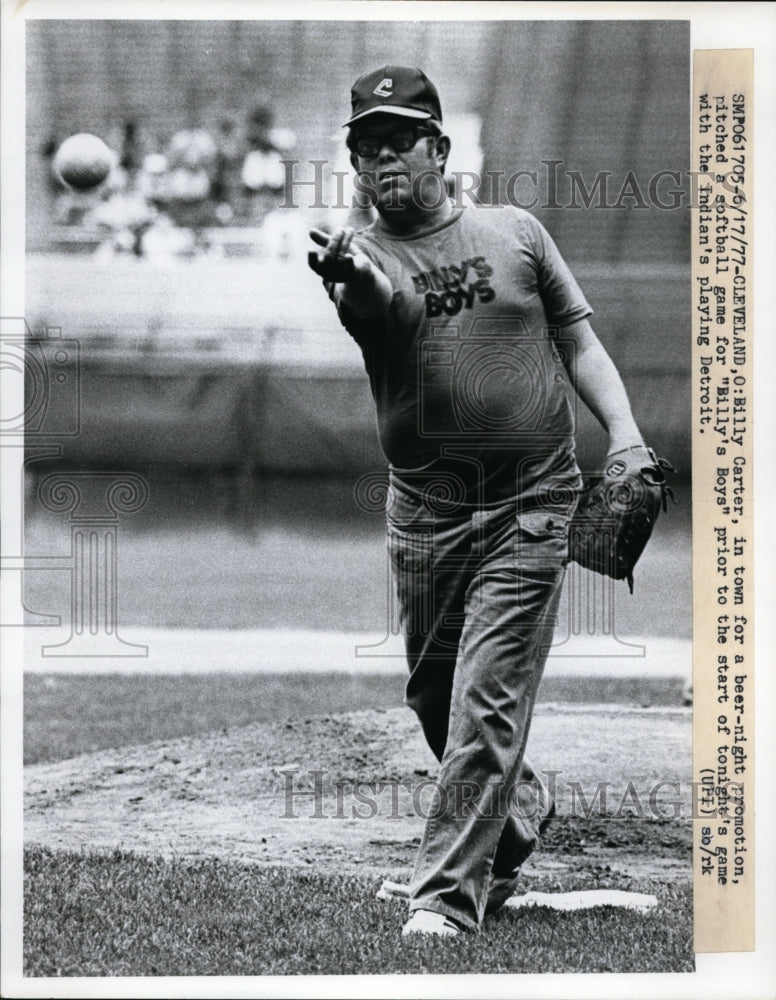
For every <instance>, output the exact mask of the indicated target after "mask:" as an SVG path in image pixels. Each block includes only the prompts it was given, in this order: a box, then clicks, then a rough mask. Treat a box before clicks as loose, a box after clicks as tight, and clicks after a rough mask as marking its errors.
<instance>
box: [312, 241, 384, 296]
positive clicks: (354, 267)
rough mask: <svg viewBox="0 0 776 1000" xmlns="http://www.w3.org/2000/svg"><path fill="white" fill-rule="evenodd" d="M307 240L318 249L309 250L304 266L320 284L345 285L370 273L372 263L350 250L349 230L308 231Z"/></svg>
mask: <svg viewBox="0 0 776 1000" xmlns="http://www.w3.org/2000/svg"><path fill="white" fill-rule="evenodd" d="M310 239H311V240H312V241H313V243H317V244H318V246H319V247H321V248H322V249H320V250H311V251H310V253H309V254H308V255H307V263H308V264H309V265H310V267H311V268H312V269H313V271H315V273H316V274H319V275H320V276H321V277H322V278H323V280H324V281H333V282H335V283H336V284H346V283H347V282H350V281H357V280H358V279H359V278H363V277H366V276H367V275H371V274H372V270H373V269H372V262H371V261H370V260H369V258H368V257H367V256H366V254H363V253H359V251H358V250H356V251H355V252H354V251H352V250H351V249H350V247H351V243H352V241H353V230H352V229H350V228H347V227H346V228H344V229H335V230H334V232H333V233H331V234H329V233H324V232H322V231H321V230H320V229H311V230H310Z"/></svg>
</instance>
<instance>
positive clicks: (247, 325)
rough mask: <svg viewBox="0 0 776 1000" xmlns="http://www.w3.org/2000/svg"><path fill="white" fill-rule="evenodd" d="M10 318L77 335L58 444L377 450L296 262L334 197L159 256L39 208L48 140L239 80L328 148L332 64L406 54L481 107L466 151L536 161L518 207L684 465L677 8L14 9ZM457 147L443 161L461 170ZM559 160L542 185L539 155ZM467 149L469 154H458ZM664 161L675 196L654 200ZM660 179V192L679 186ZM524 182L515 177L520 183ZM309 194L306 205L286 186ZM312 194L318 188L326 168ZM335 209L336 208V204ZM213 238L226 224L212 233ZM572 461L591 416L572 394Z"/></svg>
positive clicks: (350, 67) (344, 72)
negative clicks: (485, 13)
mask: <svg viewBox="0 0 776 1000" xmlns="http://www.w3.org/2000/svg"><path fill="white" fill-rule="evenodd" d="M27 33H28V34H27V67H28V76H27V150H26V155H27V193H26V198H27V220H28V225H27V250H28V267H27V290H26V292H27V294H26V301H27V320H28V322H29V323H30V325H31V327H32V328H33V329H34V330H40V329H42V328H43V327H46V326H49V327H55V328H59V329H61V331H62V335H63V336H66V337H70V338H75V339H77V340H78V341H79V344H80V349H81V373H80V386H81V399H80V407H81V426H80V433H79V434H78V435H77V436H76V437H74V438H72V439H69V440H68V441H67V443H66V444H65V446H64V462H65V464H72V465H73V466H74V467H75V466H77V467H79V468H83V467H90V466H93V465H94V466H98V465H99V466H105V465H109V466H111V467H113V468H122V469H131V468H135V469H138V468H139V469H143V470H146V472H147V473H148V474H149V475H151V474H152V473H151V472H149V470H152V469H155V468H160V467H164V468H167V469H179V470H185V471H186V472H196V471H198V470H199V471H203V472H206V471H207V470H213V469H220V470H232V469H236V470H240V471H242V473H243V474H245V475H247V476H249V477H253V476H275V475H277V474H281V475H285V474H289V473H290V474H295V475H297V474H300V475H305V476H321V475H324V476H346V477H347V476H352V475H354V474H358V473H359V472H364V471H368V470H374V469H376V468H377V469H379V468H382V467H383V465H384V462H383V459H382V456H381V454H380V451H379V448H378V446H377V442H376V435H375V432H374V421H373V415H372V406H371V401H370V399H369V393H368V386H367V382H366V378H365V376H364V374H363V368H362V365H361V359H360V356H359V353H358V351H357V349H356V348H355V346H354V345H352V344H351V343H350V342H349V340H348V338H347V336H346V335H345V334H344V332H343V331H341V330H340V329H339V327H338V324H337V321H336V316H335V315H334V312H333V310H332V309H331V306H330V303H329V302H328V300H327V298H326V296H325V294H324V293H323V291H322V289H321V288H320V285H319V283H318V281H317V279H316V278H315V276H314V275H312V274H311V273H310V272H309V271H308V270H307V269H306V265H305V252H306V246H305V243H304V241H303V238H302V239H300V238H299V235H300V233H303V231H305V230H306V229H307V227H308V225H309V224H316V223H317V224H333V223H334V222H335V221H338V218H337V212H336V210H323V209H320V208H318V209H316V208H312V207H310V192H311V189H310V187H302V186H299V187H298V188H296V189H295V191H294V197H295V200H296V201H297V203H298V204H299V207H298V208H296V209H293V210H292V209H289V210H288V212H287V214H291V213H293V215H294V223H295V228H293V229H292V235H293V241H292V243H291V244H290V247H291V252H288V246H287V247H286V249H285V252H284V253H283V254H273V253H272V252H268V251H267V248H266V246H265V245H263V244H262V243H261V240H260V239H258V240H255V241H252V240H251V239H250V236H249V235H248V234H246V232H245V231H244V230H243V231H242V232H240V233H236V231H235V230H234V229H229V227H226V228H225V229H224V231H223V232H221V233H220V234H218V238H219V239H220V243H221V246H222V249H223V250H224V252H222V254H221V255H220V256H219V257H217V258H216V257H214V256H213V255H204V256H202V257H200V258H196V259H192V260H189V261H183V260H181V261H176V262H175V266H173V267H158V266H155V265H154V264H153V263H151V262H148V261H144V260H138V259H132V258H131V257H127V256H124V257H121V256H117V257H114V258H113V259H110V260H102V259H98V258H97V257H96V256H95V255H94V253H93V251H94V243H93V242H90V239H89V234H88V233H87V234H84V232H83V231H82V230H78V229H73V227H67V226H62V225H58V224H56V223H55V222H54V221H53V211H54V200H53V199H54V197H55V193H54V192H53V188H52V184H51V180H50V175H49V171H50V164H49V162H48V160H47V159H46V157H45V156H44V155H42V149H43V147H44V145H45V143H46V142H47V141H48V142H51V141H52V140H54V139H57V140H61V139H62V138H64V137H65V136H66V135H68V134H71V133H72V132H75V131H80V130H83V131H92V132H95V133H97V134H101V135H104V136H106V135H109V134H111V133H113V134H115V132H116V129H117V127H119V126H120V124H121V123H122V122H124V121H127V120H132V121H133V122H134V123H136V125H137V128H138V132H139V135H140V137H141V142H142V143H145V148H146V150H147V151H153V150H154V144H155V143H156V144H157V145H158V143H159V142H160V141H161V139H160V137H163V136H167V137H169V136H170V135H172V134H173V133H174V132H175V131H176V130H177V129H181V128H201V127H203V128H207V129H215V128H216V127H217V122H218V121H219V119H220V118H221V117H222V116H223V115H224V114H229V115H231V116H233V118H234V119H235V120H236V121H240V120H241V119H243V118H244V116H245V115H246V113H248V111H249V109H250V107H251V106H252V105H253V104H255V102H256V101H257V100H260V101H262V102H264V103H266V104H267V105H268V106H269V107H271V108H272V111H273V112H274V117H275V122H276V124H278V125H281V126H284V127H287V128H290V129H292V130H293V133H294V134H295V143H294V146H293V149H292V150H291V152H290V153H289V154H288V155H289V157H290V158H292V159H294V160H296V161H298V164H297V166H296V168H295V170H296V171H297V172H296V174H295V176H296V177H298V178H301V179H304V180H309V179H311V178H312V176H313V168H312V167H311V166H310V161H312V160H316V159H318V160H327V161H329V163H331V164H336V165H338V166H339V167H340V168H342V163H343V158H342V136H341V132H340V131H339V126H340V125H341V123H342V121H343V120H344V118H345V116H346V115H347V112H348V106H349V105H348V96H349V89H350V85H351V83H352V81H353V79H355V77H356V76H357V75H358V74H360V73H361V72H363V71H365V70H366V69H370V68H373V67H374V66H377V65H380V64H381V63H390V62H407V63H413V64H417V65H420V66H422V67H423V68H424V69H425V71H426V72H427V73H428V75H429V76H430V77H431V79H433V80H434V81H435V82H436V84H437V86H438V89H439V91H440V94H441V97H442V103H443V109H444V111H445V115H446V119H449V120H450V121H451V123H452V122H455V121H457V122H458V123H459V125H460V124H461V123H463V124H464V125H467V126H468V128H469V132H468V133H466V132H464V133H462V134H468V135H471V134H472V133H471V128H472V122H474V123H475V126H474V128H475V130H476V128H477V127H479V145H480V147H481V154H482V159H481V167H482V169H483V170H490V171H504V172H505V173H506V174H507V175H509V174H511V173H513V172H515V171H519V170H523V171H529V170H536V171H538V173H539V187H538V188H537V189H536V191H535V192H534V193H538V194H539V196H540V199H541V200H540V203H539V205H538V206H537V207H536V208H535V209H533V210H534V211H535V214H536V215H537V216H538V217H539V218H540V219H541V221H542V222H543V223H544V224H545V225H546V226H547V228H548V229H549V231H550V232H551V234H552V235H553V237H554V238H555V239H556V241H557V242H558V244H559V246H560V248H561V251H562V252H563V254H564V256H565V257H566V259H567V260H568V261H569V263H570V265H571V267H572V269H573V270H574V273H575V275H576V276H577V278H578V280H579V282H580V284H581V285H582V288H583V290H584V291H585V293H586V294H587V296H588V299H589V300H590V302H591V304H592V305H593V308H594V310H595V314H596V315H595V317H594V326H595V328H596V330H597V332H598V333H599V336H600V337H601V339H602V340H603V341H604V343H605V345H606V347H607V349H608V350H609V351H610V353H611V354H612V356H613V357H614V360H615V362H616V363H617V364H618V366H619V368H620V370H621V372H622V374H623V377H624V379H625V381H626V384H627V386H628V389H629V392H630V394H631V397H632V400H633V403H634V409H635V411H636V415H637V419H638V421H639V423H640V425H641V426H642V428H643V431H644V433H645V435H646V436H647V438H648V439H649V440H650V442H651V443H653V444H654V446H655V447H656V448H658V449H659V450H660V451H661V452H663V453H665V454H668V455H670V456H671V457H672V459H673V460H674V461H675V463H676V464H677V465H678V467H679V469H680V471H681V473H682V474H684V475H685V476H686V475H688V474H689V466H690V441H689V399H690V386H689V352H690V337H689V211H688V209H687V194H688V189H689V184H688V181H687V174H686V171H687V170H688V168H689V142H688V136H689V106H688V100H687V94H688V79H689V27H688V25H687V24H685V23H682V22H671V23H665V22H531V23H525V22H522V23H517V22H511V23H505V22H491V23H487V22H466V23H463V22H440V23H415V22H387V23H379V22H357V23H349V22H303V21H288V22H283V21H273V22H245V21H233V22H217V21H197V22H180V21H176V22H144V21H134V22H110V21H40V22H34V23H28V25H27ZM466 152H467V150H466V148H464V149H463V150H462V149H461V144H460V143H459V146H458V150H457V153H458V157H459V158H458V159H457V160H456V159H455V155H454V157H453V162H452V167H453V169H471V166H472V162H471V161H467V159H466ZM550 160H555V161H560V164H559V166H558V177H559V185H558V189H557V202H558V204H559V205H561V206H563V207H561V208H548V207H542V206H543V204H545V203H546V201H547V190H546V185H543V183H542V178H543V177H544V176H546V174H547V168H546V167H543V166H542V164H543V163H546V162H547V161H550ZM477 165H479V164H477ZM668 170H670V171H677V172H679V173H680V174H681V175H682V183H681V185H680V187H681V188H682V189H683V195H684V200H683V202H682V206H681V207H679V208H677V209H674V210H665V209H660V208H658V207H656V206H655V204H654V203H653V202H651V201H650V200H649V194H648V189H649V184H650V180H651V179H652V178H654V177H655V175H656V174H657V173H658V172H659V171H668ZM567 171H578V172H579V174H580V175H581V177H582V178H583V181H584V183H585V184H586V186H587V188H588V189H590V188H591V185H592V184H593V182H594V181H595V178H596V176H597V175H598V173H599V172H600V171H607V172H609V175H610V176H609V187H608V190H609V202H610V203H612V202H615V201H616V200H617V197H618V193H619V192H620V191H621V190H622V188H623V185H624V184H625V182H626V177H627V175H628V173H629V171H630V172H632V176H633V177H634V178H635V179H636V182H637V185H638V188H639V190H640V192H641V194H642V195H643V197H644V199H645V200H647V202H648V204H647V205H646V206H644V207H636V206H637V201H638V199H636V198H630V199H628V198H625V199H622V200H621V205H625V206H628V207H619V208H601V207H596V204H597V199H596V198H594V199H593V201H592V204H591V205H590V207H589V208H584V207H583V206H582V203H581V201H580V200H579V198H577V207H574V208H570V207H568V205H569V203H570V201H571V194H572V192H571V190H570V187H569V184H568V176H567V173H566V172H567ZM676 187H677V185H675V184H673V183H672V181H671V180H670V179H668V180H665V181H664V182H662V183H661V187H660V189H659V190H660V193H661V196H662V198H663V199H664V201H666V202H670V200H671V198H670V196H669V195H668V193H667V192H669V191H670V190H672V189H673V188H676ZM519 190H520V191H521V192H522V193H521V197H527V195H526V194H525V190H526V189H525V188H520V189H519ZM305 199H306V200H307V205H305ZM326 199H327V201H328V202H329V203H331V201H333V200H334V193H333V190H332V189H331V187H330V188H329V190H328V191H327V194H326ZM339 217H340V218H341V217H342V212H339ZM230 241H231V242H230ZM580 418H581V421H580V431H579V444H580V456H581V461H582V463H583V465H586V466H587V467H592V466H594V465H595V463H596V461H597V459H598V458H599V457H600V448H601V446H602V441H603V439H602V436H601V435H600V433H599V432H598V431H597V429H596V428H595V427H594V425H593V422H592V419H590V418H589V417H588V416H587V415H586V414H584V413H582V414H580Z"/></svg>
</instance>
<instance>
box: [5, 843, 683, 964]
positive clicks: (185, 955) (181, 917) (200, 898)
mask: <svg viewBox="0 0 776 1000" xmlns="http://www.w3.org/2000/svg"><path fill="white" fill-rule="evenodd" d="M596 884H597V883H596V882H595V879H594V876H592V875H588V876H587V880H586V879H585V876H584V875H583V874H578V875H577V876H576V877H575V878H574V879H573V880H572V879H569V880H568V884H567V885H564V886H562V888H563V889H564V890H570V889H579V888H592V887H595V886H596ZM611 887H612V888H617V887H618V886H617V885H614V884H613V885H612V886H611ZM530 888H531V889H538V890H542V889H544V888H549V887H548V886H547V887H545V886H543V885H541V884H540V883H539V880H537V884H535V885H534V884H532V885H531V886H530ZM552 888H553V890H555V891H557V889H558V885H557V879H553V885H552ZM627 888H630V889H637V890H638V891H646V892H654V893H656V894H657V895H658V898H659V903H660V905H659V906H658V908H657V909H656V910H655V911H654V912H653V913H650V914H647V915H642V914H637V913H632V912H628V911H623V910H617V911H615V910H612V909H609V908H599V909H596V910H589V911H583V912H579V913H558V912H554V911H550V910H533V911H522V912H509V911H507V912H502V914H500V915H498V916H496V917H494V918H492V919H489V920H488V921H487V922H486V925H485V928H486V933H483V934H482V935H480V936H474V935H465V936H463V937H459V938H457V939H455V940H453V941H447V940H439V939H430V940H428V939H424V940H412V941H405V940H402V939H401V937H400V936H399V931H400V927H401V923H402V920H403V919H404V916H405V910H404V908H403V906H402V904H400V903H395V902H378V901H377V900H376V899H375V898H374V896H375V891H376V889H377V882H376V880H375V879H372V878H368V877H366V876H338V875H325V874H308V873H299V872H295V871H292V870H288V869H281V868H275V869H272V868H270V869H266V868H255V867H250V866H244V865H238V864H234V863H227V862H223V861H218V860H207V861H203V860H182V859H178V860H173V861H166V860H162V859H159V858H146V857H140V856H138V855H134V854H131V853H127V852H124V851H119V850H116V851H114V852H111V853H105V854H97V853H82V854H81V853H72V852H55V851H52V850H49V849H47V848H38V847H35V848H30V849H28V850H27V851H26V854H25V955H26V965H25V975H27V976H108V975H112V976H133V975H143V976H165V975H169V976H184V975H234V976H247V975H298V974H324V975H327V974H331V975H334V974H385V973H391V972H395V973H515V972H525V973H545V972H611V971H616V972H669V971H670V972H676V971H688V972H689V971H692V969H693V955H692V932H691V928H692V896H691V889H690V887H689V885H686V884H684V885H671V886H667V885H663V884H658V885H655V884H653V883H650V882H644V883H643V884H639V885H634V883H633V881H632V880H629V881H628V885H627Z"/></svg>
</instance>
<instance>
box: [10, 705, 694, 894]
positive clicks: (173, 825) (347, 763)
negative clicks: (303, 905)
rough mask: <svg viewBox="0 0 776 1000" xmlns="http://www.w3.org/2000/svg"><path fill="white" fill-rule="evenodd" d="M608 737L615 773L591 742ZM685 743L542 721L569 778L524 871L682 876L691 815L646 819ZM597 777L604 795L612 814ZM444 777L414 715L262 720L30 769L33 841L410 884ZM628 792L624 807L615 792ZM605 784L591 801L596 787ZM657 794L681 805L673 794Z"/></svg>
mask: <svg viewBox="0 0 776 1000" xmlns="http://www.w3.org/2000/svg"><path fill="white" fill-rule="evenodd" d="M592 723H595V729H593V728H592V726H591V724H592ZM602 726H603V727H605V728H606V729H607V731H608V734H609V737H608V740H607V742H611V743H612V744H614V748H615V750H616V759H617V760H618V761H619V770H616V769H614V768H613V766H612V762H611V760H610V759H609V758H607V757H606V755H605V754H603V753H602V751H601V749H600V746H599V745H598V740H597V739H595V738H591V733H594V732H597V731H600V729H601V727H602ZM658 733H659V736H660V738H659V739H657V738H656V737H657V735H658ZM688 733H689V714H688V713H683V712H680V711H677V710H673V711H671V710H666V711H661V712H628V711H623V710H617V709H614V708H609V709H605V708H597V709H588V710H586V711H585V710H581V709H579V708H577V709H559V708H553V707H552V706H547V707H544V708H543V709H542V710H541V711H540V712H538V713H537V717H536V719H535V722H534V729H533V732H532V737H531V745H530V747H529V749H530V752H531V755H532V758H533V759H534V760H535V761H538V760H543V759H545V758H548V757H556V756H557V755H558V746H559V741H560V746H561V748H562V755H563V757H564V758H565V765H566V767H567V769H568V771H567V774H568V778H567V779H566V778H565V775H566V772H563V776H564V781H558V775H561V774H562V772H560V771H556V772H553V773H554V774H555V776H556V777H555V779H554V780H555V781H556V783H557V789H556V793H557V799H558V804H559V816H558V819H557V821H556V822H555V823H554V824H553V825H552V826H551V827H550V830H549V831H548V834H547V836H546V838H545V844H544V846H543V850H542V851H541V852H539V853H537V855H536V856H535V858H534V859H532V861H531V863H530V866H531V870H533V871H535V872H537V873H542V872H543V873H545V874H548V873H551V872H553V871H558V872H559V871H560V870H564V871H569V870H579V869H580V868H585V869H586V870H590V869H591V868H592V869H596V870H597V869H600V870H601V871H606V870H607V868H608V870H610V871H617V872H620V873H629V874H630V875H631V876H634V877H636V876H638V875H639V874H649V875H652V876H653V877H658V878H669V879H673V878H688V877H689V873H690V827H689V821H688V819H687V818H686V816H685V817H684V818H681V817H679V818H672V817H673V813H671V812H670V811H667V810H666V811H664V812H663V813H661V814H660V815H657V816H656V815H652V814H646V813H643V812H640V803H641V802H644V803H646V802H647V801H648V798H649V791H650V788H651V787H653V785H652V784H650V782H652V783H654V779H655V776H656V775H657V776H660V777H661V780H664V779H665V776H666V775H670V774H671V773H674V774H675V773H676V772H675V770H674V772H671V771H670V770H667V768H668V767H669V765H672V766H673V767H674V769H675V768H676V766H677V761H681V760H682V756H683V754H686V756H687V767H686V770H687V773H688V775H689V736H688ZM569 734H572V736H571V737H570V736H569ZM564 740H565V746H564V744H563V741H564ZM639 747H641V748H642V750H644V751H646V750H649V758H648V759H646V760H644V761H642V763H641V764H640V765H638V766H635V767H634V765H633V764H632V763H631V766H630V770H629V772H628V773H625V772H624V771H623V766H624V765H623V764H622V761H623V760H625V761H629V762H632V761H634V760H637V759H638V758H637V756H634V754H637V751H638V748H639ZM656 753H657V754H658V755H659V757H660V759H657V760H656V759H655V755H656ZM599 768H603V772H602V773H603V774H604V777H605V778H606V782H605V783H606V785H607V786H608V785H611V789H610V793H609V795H608V797H606V796H604V800H603V806H604V808H603V809H602V808H601V806H602V799H601V795H600V787H599V786H600V783H601V778H600V777H597V775H598V774H599V773H601V772H600V771H598V770H597V769H599ZM631 772H632V773H631ZM435 773H436V761H435V760H434V759H433V757H432V755H431V753H430V751H429V750H428V748H427V747H426V745H425V743H424V741H423V738H422V735H421V733H420V730H419V727H418V725H417V721H416V719H415V717H414V715H412V713H411V712H410V711H409V710H407V709H393V710H390V711H383V712H381V711H371V710H370V711H363V712H353V713H349V714H345V715H337V716H313V717H310V718H307V719H297V720H292V721H285V720H284V721H279V722H277V723H273V724H270V725H267V724H254V725H249V726H244V727H240V728H238V729H234V730H231V731H223V732H218V733H211V734H209V735H207V736H204V737H185V738H181V739H176V740H169V741H159V742H155V743H151V744H146V745H143V746H136V747H130V748H122V749H120V750H112V751H101V752H99V753H94V754H89V755H84V756H81V757H76V758H72V759H70V760H65V761H60V762H57V763H55V764H37V765H33V766H31V767H28V768H27V769H26V770H25V804H26V812H25V839H26V841H27V842H28V843H39V844H44V845H47V846H49V847H53V848H67V849H72V850H80V849H97V850H110V849H112V848H114V847H116V846H121V847H123V848H124V849H129V850H134V851H138V852H143V853H152V854H161V855H168V856H169V855H173V854H174V855H179V856H181V855H183V856H218V857H221V858H232V859H239V860H241V861H244V862H247V863H257V864H281V865H293V866H305V865H315V866H316V867H317V868H318V869H323V870H328V871H341V872H346V871H353V870H359V871H364V870H374V872H375V874H376V875H377V874H379V875H383V876H386V877H399V878H406V877H407V875H408V872H409V868H410V866H411V864H412V859H413V856H414V852H415V849H416V847H417V844H418V843H419V839H420V836H421V832H422V829H423V824H424V821H425V817H426V815H427V814H428V809H429V805H430V797H431V794H432V792H433V778H434V774H435ZM572 777H573V780H571V779H572ZM677 780H679V779H677ZM596 783H597V784H596ZM628 784H629V786H630V789H631V792H630V797H628V796H626V795H623V794H622V789H627V788H628ZM596 787H598V788H599V796H598V799H595V796H594V795H593V794H592V793H591V791H590V790H591V789H595V788H596ZM575 789H578V790H579V791H581V793H582V799H581V801H582V804H583V806H584V808H583V809H582V811H580V808H579V806H580V797H579V795H577V794H576V793H575ZM673 795H674V798H675V796H676V792H675V791H674V792H673ZM585 796H586V797H585ZM634 796H635V798H634ZM664 799H665V801H666V803H667V802H669V801H673V800H671V799H670V794H669V792H666V793H665V795H664ZM634 803H635V808H634ZM596 810H597V811H596ZM674 811H676V807H675V806H674Z"/></svg>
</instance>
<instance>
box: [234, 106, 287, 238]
mask: <svg viewBox="0 0 776 1000" xmlns="http://www.w3.org/2000/svg"><path fill="white" fill-rule="evenodd" d="M272 123H273V113H272V110H271V108H269V107H268V106H267V105H266V104H257V105H256V106H255V107H254V108H253V110H252V111H251V112H250V114H249V116H248V126H247V132H246V144H247V147H248V151H247V153H246V154H245V159H244V160H243V165H242V171H241V179H242V184H243V188H244V190H245V192H246V194H247V200H248V206H249V210H248V213H247V214H248V217H249V220H250V221H251V222H253V223H254V224H259V225H260V224H261V223H262V222H263V221H264V219H265V217H266V216H267V215H268V214H269V212H271V211H272V210H273V208H275V207H276V206H277V205H278V204H279V203H280V195H281V193H282V191H283V184H284V181H285V176H286V173H285V168H284V167H283V163H282V162H281V161H282V159H283V156H282V153H281V150H280V148H279V146H278V145H277V143H276V139H275V135H274V134H273V128H272Z"/></svg>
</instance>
